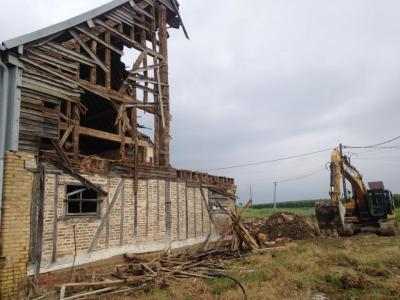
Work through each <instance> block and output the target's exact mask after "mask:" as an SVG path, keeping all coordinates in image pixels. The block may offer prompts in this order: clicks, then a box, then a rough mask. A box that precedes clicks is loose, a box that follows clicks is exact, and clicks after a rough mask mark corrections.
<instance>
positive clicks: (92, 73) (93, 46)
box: [90, 40, 97, 84]
mask: <svg viewBox="0 0 400 300" xmlns="http://www.w3.org/2000/svg"><path fill="white" fill-rule="evenodd" d="M90 50H92V52H93V53H94V54H95V55H96V53H97V42H96V41H95V40H92V41H91V44H90ZM96 82H97V67H96V66H94V67H92V68H91V69H90V83H92V84H96Z"/></svg>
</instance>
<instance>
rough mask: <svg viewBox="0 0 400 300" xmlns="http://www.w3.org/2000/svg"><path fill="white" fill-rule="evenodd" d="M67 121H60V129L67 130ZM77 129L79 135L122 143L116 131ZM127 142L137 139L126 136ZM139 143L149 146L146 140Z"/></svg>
mask: <svg viewBox="0 0 400 300" xmlns="http://www.w3.org/2000/svg"><path fill="white" fill-rule="evenodd" d="M67 126H68V125H67V123H64V122H62V123H60V129H61V130H65V129H66V128H67ZM75 129H76V130H77V131H78V132H79V135H84V136H90V137H94V138H99V139H102V140H107V141H111V142H116V143H122V137H121V136H120V135H118V134H115V133H109V132H105V131H101V130H97V129H92V128H87V127H82V126H75ZM125 143H127V144H132V145H133V144H135V140H134V139H132V138H130V137H125ZM138 145H139V146H141V147H147V146H148V144H147V142H146V141H142V140H139V141H138Z"/></svg>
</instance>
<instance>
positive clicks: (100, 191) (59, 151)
mask: <svg viewBox="0 0 400 300" xmlns="http://www.w3.org/2000/svg"><path fill="white" fill-rule="evenodd" d="M52 144H53V146H54V149H55V150H56V153H57V155H58V157H59V158H60V159H61V160H62V162H60V161H59V160H57V159H55V158H52V157H51V156H49V157H48V159H50V160H51V161H52V162H53V163H54V164H55V165H56V166H57V167H59V168H60V169H62V171H64V172H66V173H67V174H69V175H71V177H73V178H75V179H76V180H78V181H79V182H81V183H82V184H83V185H84V186H86V187H87V188H88V189H89V190H93V191H96V192H97V193H98V194H99V195H100V196H103V197H106V196H107V195H108V193H107V192H106V191H104V190H103V189H101V188H99V187H98V186H97V185H95V184H94V183H92V182H91V181H90V180H87V179H86V178H84V177H82V176H81V175H79V174H78V173H77V172H76V171H75V170H74V169H72V168H71V166H70V164H69V163H68V160H67V159H66V155H65V153H64V151H63V150H62V149H61V147H60V146H59V145H58V143H56V142H55V141H52Z"/></svg>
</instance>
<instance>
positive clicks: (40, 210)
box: [34, 165, 46, 285]
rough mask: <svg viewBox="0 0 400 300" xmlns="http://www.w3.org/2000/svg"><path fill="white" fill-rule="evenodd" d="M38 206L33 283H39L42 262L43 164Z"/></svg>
mask: <svg viewBox="0 0 400 300" xmlns="http://www.w3.org/2000/svg"><path fill="white" fill-rule="evenodd" d="M38 184H39V206H38V227H37V231H38V233H37V242H36V250H35V254H36V257H35V265H34V283H35V284H36V285H38V284H39V277H40V265H41V262H42V248H43V247H42V243H43V226H44V201H45V188H46V187H45V169H44V166H43V165H40V166H39V181H38Z"/></svg>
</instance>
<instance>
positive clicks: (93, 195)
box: [65, 185, 102, 216]
mask: <svg viewBox="0 0 400 300" xmlns="http://www.w3.org/2000/svg"><path fill="white" fill-rule="evenodd" d="M101 201H102V199H99V198H98V195H97V192H96V191H93V190H89V189H87V188H86V187H84V186H81V185H67V187H66V199H65V202H66V205H65V211H66V216H100V204H101Z"/></svg>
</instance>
